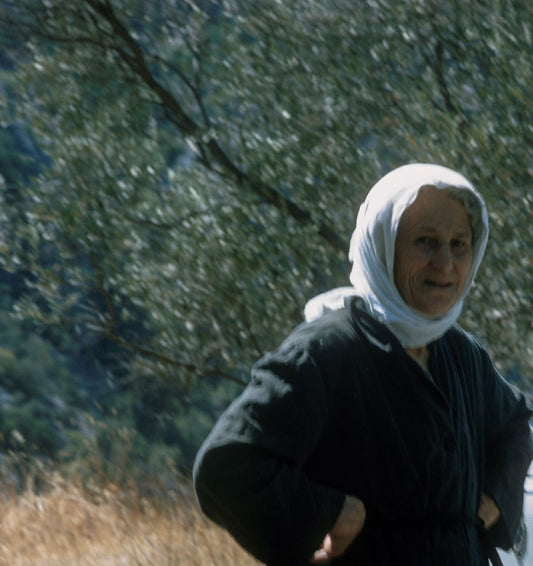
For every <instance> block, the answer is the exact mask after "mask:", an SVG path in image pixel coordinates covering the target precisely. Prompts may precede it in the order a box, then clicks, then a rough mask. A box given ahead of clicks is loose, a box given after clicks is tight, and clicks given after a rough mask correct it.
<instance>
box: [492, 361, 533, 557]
mask: <svg viewBox="0 0 533 566" xmlns="http://www.w3.org/2000/svg"><path fill="white" fill-rule="evenodd" d="M485 362H486V368H488V370H487V371H486V372H485V375H486V376H487V379H486V382H485V387H484V393H485V439H486V442H485V484H484V491H485V493H487V495H489V496H491V497H492V498H493V499H494V501H495V502H496V504H497V505H498V508H499V509H500V513H501V519H500V521H499V522H498V523H497V524H496V525H495V526H494V527H493V528H492V529H491V530H490V531H489V532H488V533H487V535H488V537H489V538H490V539H491V542H492V543H493V544H494V545H495V546H499V547H501V548H504V549H509V548H511V547H512V545H513V539H514V535H515V532H516V530H517V529H518V526H519V524H520V518H521V515H522V505H523V498H524V480H525V477H526V474H527V470H528V467H529V464H530V462H531V458H532V455H533V450H532V442H531V431H530V426H529V419H530V418H531V414H532V411H531V406H530V405H529V403H528V402H527V400H526V398H525V397H524V395H522V394H521V393H520V392H519V391H518V390H517V389H516V388H514V387H513V386H511V385H510V384H508V383H507V382H506V381H505V380H504V379H503V378H502V377H501V376H500V375H499V373H498V372H497V370H496V369H495V368H494V366H493V364H492V362H491V361H490V360H489V359H488V355H487V356H486V360H485Z"/></svg>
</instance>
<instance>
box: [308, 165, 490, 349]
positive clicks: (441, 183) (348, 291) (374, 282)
mask: <svg viewBox="0 0 533 566" xmlns="http://www.w3.org/2000/svg"><path fill="white" fill-rule="evenodd" d="M427 186H430V187H435V188H437V189H445V190H447V191H449V193H450V194H451V195H452V196H453V197H454V198H457V199H458V200H460V201H461V202H462V203H463V205H464V206H465V208H466V211H467V213H468V214H469V216H470V220H471V227H472V265H471V267H470V271H469V273H468V276H467V279H466V282H465V285H464V288H463V291H462V293H461V295H460V297H459V299H458V300H457V302H456V303H455V304H454V305H453V306H452V307H451V308H450V309H449V310H447V311H446V312H444V313H443V314H439V315H436V316H429V315H425V314H423V313H421V312H418V311H416V310H414V309H413V308H411V307H410V306H409V305H407V303H406V302H405V301H404V299H403V298H402V296H401V295H400V293H399V291H398V289H397V288H396V285H395V282H394V246H395V242H396V234H397V231H398V225H399V223H400V219H401V217H402V215H403V213H404V212H405V210H406V209H407V208H408V207H409V206H410V205H411V204H413V202H414V201H415V199H416V197H417V196H418V193H419V191H420V189H421V188H422V187H427ZM488 232H489V228H488V215H487V209H486V206H485V202H484V200H483V198H482V197H481V195H480V194H479V193H478V192H477V190H476V189H475V188H474V186H473V185H472V184H471V183H470V181H468V180H467V179H466V178H465V177H463V175H461V174H460V173H457V172H456V171H453V170H452V169H448V168H447V167H442V166H440V165H433V164H425V163H415V164H411V165H404V166H403V167H399V168H398V169H394V170H393V171H391V172H390V173H388V174H387V175H385V176H384V177H383V178H382V179H381V180H380V181H378V182H377V183H376V184H375V185H374V187H372V189H371V190H370V192H369V193H368V195H367V197H366V199H365V201H364V202H363V204H362V205H361V207H360V209H359V213H358V215H357V222H356V227H355V230H354V232H353V234H352V238H351V242H350V252H349V258H350V260H351V262H352V264H353V267H352V271H351V274H350V282H351V283H352V287H340V288H337V289H333V290H331V291H328V292H326V293H323V294H321V295H318V296H317V297H314V298H313V299H311V300H310V301H309V302H308V303H307V305H306V307H305V317H306V320H312V319H314V318H318V317H319V316H321V314H322V313H323V312H324V311H325V310H331V309H338V308H342V307H343V306H344V299H345V298H346V297H349V296H351V295H356V296H359V297H361V298H362V299H363V300H364V302H365V306H366V309H367V310H368V312H369V314H371V315H372V316H374V317H375V318H376V319H377V320H379V321H380V322H382V323H383V324H385V325H386V326H387V327H388V328H389V330H391V331H392V333H393V334H394V335H395V336H396V337H397V338H398V340H399V341H400V343H401V344H402V346H404V347H405V348H415V347H421V346H425V345H427V344H429V343H430V342H433V341H434V340H436V339H437V338H439V337H440V336H442V335H443V334H444V333H445V332H446V331H447V330H448V329H449V328H450V327H451V326H452V325H453V324H454V323H455V322H456V321H457V319H458V318H459V316H460V314H461V310H462V308H463V302H464V298H465V297H466V295H467V293H468V291H469V289H470V287H471V285H472V283H473V281H474V277H475V275H476V273H477V270H478V268H479V265H480V263H481V260H482V258H483V253H484V252H485V248H486V245H487V240H488Z"/></svg>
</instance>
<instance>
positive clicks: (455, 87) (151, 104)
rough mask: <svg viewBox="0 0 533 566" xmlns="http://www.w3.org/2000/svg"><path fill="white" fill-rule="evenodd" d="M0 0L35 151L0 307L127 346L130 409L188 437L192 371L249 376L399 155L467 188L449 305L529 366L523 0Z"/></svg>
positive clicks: (512, 365)
mask: <svg viewBox="0 0 533 566" xmlns="http://www.w3.org/2000/svg"><path fill="white" fill-rule="evenodd" d="M2 6H3V7H4V9H3V10H2V12H1V14H2V15H1V16H0V19H1V20H2V22H3V24H4V28H3V37H4V41H5V45H6V51H5V53H6V54H7V56H8V57H10V59H11V60H12V61H13V62H14V65H13V66H14V68H15V70H14V71H13V72H12V73H10V74H9V78H8V79H6V80H8V81H9V85H10V89H12V92H13V95H12V96H10V97H9V101H3V102H0V105H1V111H2V120H3V123H5V124H14V123H23V124H25V125H27V127H28V128H30V129H31V132H32V135H33V136H35V139H36V140H37V143H38V145H39V148H40V150H41V151H42V152H44V153H45V154H46V155H47V157H48V158H49V164H48V165H47V166H44V167H42V169H41V171H40V172H39V173H38V174H37V175H34V177H33V179H32V182H31V183H21V184H20V185H18V186H17V192H16V198H11V199H7V198H4V201H5V202H4V204H5V206H4V205H3V206H2V207H1V210H2V213H3V215H4V218H3V219H2V221H1V225H0V226H1V227H2V232H3V233H2V238H1V243H0V246H1V248H0V253H1V255H2V258H3V261H4V262H5V264H6V266H9V268H10V269H12V270H13V271H18V270H22V269H24V270H28V271H29V276H28V278H27V284H28V286H29V287H28V289H29V290H28V292H26V293H25V294H24V295H23V297H22V298H21V299H20V300H19V301H18V302H17V304H16V307H15V312H16V313H18V315H19V316H20V317H21V318H22V319H27V318H31V319H33V320H38V321H40V322H41V323H43V324H44V325H46V327H47V328H52V327H53V326H54V325H56V326H57V328H60V329H62V330H63V331H68V332H69V333H71V335H72V336H73V337H77V339H79V340H81V341H86V340H87V336H91V337H95V338H94V339H96V337H99V338H100V339H105V340H107V341H110V342H112V343H114V344H115V345H116V346H118V347H120V348H123V349H124V352H129V353H130V354H131V355H125V354H124V355H122V356H121V361H122V362H123V363H124V364H125V369H124V372H123V376H122V378H121V379H122V381H121V382H120V388H121V391H124V388H127V389H128V390H131V391H133V392H134V398H135V402H133V401H132V408H130V407H129V406H128V408H124V414H126V413H127V414H128V415H129V416H128V418H131V422H132V424H133V425H134V426H136V427H137V428H138V429H139V430H143V431H144V432H145V433H146V434H152V435H154V434H155V435H156V436H157V437H158V438H159V439H160V440H161V441H162V442H174V441H176V439H178V437H180V436H181V441H182V442H184V443H185V445H187V443H189V444H190V445H194V444H195V442H197V439H196V438H193V439H189V440H185V439H184V438H183V436H184V435H187V434H191V431H190V430H189V429H188V427H190V423H191V422H194V420H196V419H197V420H198V421H199V422H202V413H201V411H199V409H198V410H197V409H196V408H197V407H198V403H199V401H200V399H199V398H198V393H197V392H199V391H203V392H204V394H205V391H206V389H204V388H205V387H207V390H209V391H210V394H209V395H208V398H209V402H210V407H213V406H214V407H215V410H218V409H220V408H221V407H222V406H223V405H224V403H226V402H227V399H228V395H227V394H226V396H224V394H223V392H225V391H228V389H227V388H225V387H224V386H222V387H219V388H218V389H217V388H216V386H215V383H216V380H217V379H220V378H222V382H224V381H225V382H227V383H228V384H229V383H232V382H246V380H247V375H248V372H249V369H250V366H251V365H252V363H253V361H254V360H255V359H256V358H257V357H258V356H260V355H261V354H262V353H263V352H264V351H266V350H267V349H269V348H272V347H275V346H276V345H277V344H278V343H279V342H280V340H281V339H282V338H283V336H284V335H285V334H286V333H287V332H288V331H289V330H290V329H291V328H292V327H293V326H294V325H295V324H297V323H299V322H300V321H301V319H302V314H301V313H302V309H303V305H304V304H305V301H306V300H307V299H309V298H310V297H311V296H313V295H314V294H315V293H317V292H321V291H324V290H326V289H328V288H330V287H333V286H336V285H339V284H346V281H347V278H348V272H349V266H348V263H347V257H346V256H347V249H348V242H349V237H350V234H351V231H352V229H353V225H354V220H355V216H356V213H357V209H358V206H359V204H360V202H361V200H362V198H363V197H364V195H365V194H366V193H367V192H368V190H369V188H370V187H371V186H372V185H373V184H374V182H375V181H376V180H377V179H378V178H379V177H381V176H382V174H384V173H385V172H387V171H388V170H390V169H391V168H393V167H395V166H398V165H401V164H404V163H407V162H413V161H431V162H437V163H442V164H445V165H447V166H449V167H452V168H455V169H457V170H459V171H461V172H462V173H464V174H465V175H466V176H467V177H469V178H470V179H471V180H472V181H473V182H474V184H475V185H476V186H477V187H478V188H479V189H480V191H481V192H482V193H483V195H484V196H485V198H486V200H487V203H488V206H489V210H490V217H491V241H490V245H489V248H488V251H487V255H486V259H485V262H484V265H483V266H482V270H481V272H480V275H479V277H478V282H477V285H476V287H475V288H474V290H473V292H472V294H471V297H470V299H469V301H468V304H467V309H466V310H465V313H464V316H463V321H462V322H463V324H464V326H465V327H466V328H467V329H469V330H471V331H473V332H475V333H476V334H478V335H480V336H481V337H482V339H484V340H485V341H486V342H487V344H488V346H489V349H490V350H491V352H492V353H493V355H494V357H495V359H496V361H497V362H498V363H499V364H500V366H501V367H502V369H503V370H505V371H507V370H509V371H510V370H511V369H512V371H513V372H514V373H513V375H515V376H516V375H520V376H522V381H521V382H519V384H520V385H521V386H522V387H523V388H527V387H530V386H531V381H532V379H533V366H532V360H533V327H532V318H531V312H532V311H533V287H532V286H531V285H530V282H531V281H532V269H533V257H532V254H531V249H533V241H532V239H533V236H532V233H531V230H530V226H531V218H532V209H533V196H532V194H531V191H530V190H529V188H530V185H531V175H532V171H533V154H532V153H531V147H532V145H533V144H532V137H533V130H532V124H533V120H532V107H531V103H530V101H531V98H532V95H533V92H532V90H533V72H532V60H531V57H530V54H531V53H532V52H533V45H532V29H531V26H532V22H533V6H532V5H531V3H530V2H528V1H526V0H511V1H508V0H506V1H505V2H504V1H503V0H495V1H494V2H491V3H487V2H484V1H481V0H476V1H473V2H468V3H460V2H456V1H451V0H448V1H445V2H436V1H425V2H420V1H419V0H408V1H406V2H398V1H394V0H366V1H362V2H351V1H348V0H335V1H332V2H327V3H324V2H318V1H315V0H305V1H304V0H301V1H294V2H286V3H281V2H278V1H275V0H265V1H263V2H260V3H250V2H244V1H242V0H227V1H224V2H217V1H215V0H213V1H210V0H183V1H179V0H158V1H154V2H150V3H146V2H141V1H139V0H83V1H82V0H80V1H78V2H69V1H66V0H47V1H40V0H19V1H17V2H16V3H15V2H2ZM5 56H6V55H4V57H5ZM6 194H7V193H6ZM11 196H13V195H11ZM7 201H9V202H7ZM115 353H116V352H115ZM156 379H157V381H155V380H156ZM124 380H126V381H127V383H125V381H124ZM527 380H529V381H527ZM134 384H135V385H134ZM231 391H233V390H231ZM187 396H189V397H187ZM219 397H220V398H221V400H220V401H216V400H217V399H218V398H219ZM188 399H189V400H193V401H194V404H189V405H188V404H187V403H189V401H188ZM217 402H218V406H217ZM191 403H192V401H191ZM187 406H188V407H190V408H191V409H190V411H191V412H190V413H189V417H190V420H188V417H187V410H186V409H185V408H184V407H187ZM156 407H157V409H156ZM193 407H195V409H194V410H193V409H192V408H193ZM209 410H211V409H207V408H206V411H207V413H205V414H209ZM176 414H177V415H179V417H178V420H176ZM150 415H152V417H151V416H150ZM183 419H185V420H186V421H187V423H184V422H183ZM200 428H201V427H200ZM206 428H207V425H206Z"/></svg>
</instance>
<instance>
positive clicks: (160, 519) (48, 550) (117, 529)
mask: <svg viewBox="0 0 533 566" xmlns="http://www.w3.org/2000/svg"><path fill="white" fill-rule="evenodd" d="M0 517H1V520H0V565H1V566H4V565H5V566H7V565H9V566H119V565H121V566H125V565H127V566H148V565H150V566H155V565H157V566H176V565H184V566H185V565H187V566H196V565H197V566H211V565H213V566H219V565H227V566H252V565H256V564H258V562H256V561H255V560H253V559H252V558H251V557H250V556H249V555H247V554H246V553H245V552H244V551H243V550H241V549H240V548H239V547H238V545H237V544H236V543H235V542H234V541H233V540H232V539H231V538H230V537H229V536H228V535H227V534H226V533H225V532H224V531H222V530H221V529H219V528H217V527H216V526H214V525H213V524H212V523H210V522H208V521H207V520H206V519H205V518H204V517H203V516H202V515H201V513H200V512H199V510H198V508H197V506H196V503H195V501H194V499H193V498H192V497H191V496H190V495H188V494H187V490H184V492H183V493H182V494H179V495H176V496H175V497H174V498H173V500H167V503H166V504H165V503H161V502H151V501H148V500H147V499H145V498H143V497H141V496H140V495H139V494H137V493H136V491H135V488H134V487H133V488H132V490H131V492H128V493H126V492H124V491H121V490H119V489H118V488H116V487H115V486H113V485H109V486H108V487H107V488H105V489H98V490H96V489H93V490H91V489H87V488H84V487H80V486H77V485H75V484H74V483H71V482H65V481H63V480H61V479H58V478H55V479H54V481H53V482H51V487H50V489H48V490H47V491H46V493H45V494H42V495H36V494H35V493H34V492H33V490H31V489H28V490H27V491H26V492H25V493H24V494H22V495H5V496H4V498H3V499H2V500H1V501H0Z"/></svg>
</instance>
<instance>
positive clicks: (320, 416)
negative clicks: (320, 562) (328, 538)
mask: <svg viewBox="0 0 533 566" xmlns="http://www.w3.org/2000/svg"><path fill="white" fill-rule="evenodd" d="M324 387H325V386H324V379H323V376H322V375H321V372H320V370H319V368H318V367H317V364H316V362H315V360H314V359H313V357H312V356H311V355H310V353H309V349H308V348H306V347H302V346H301V345H298V344H295V343H294V342H290V343H289V344H287V345H285V346H284V347H282V348H281V349H280V350H278V351H277V352H275V353H273V354H269V355H267V356H266V357H264V358H263V359H262V360H260V361H259V362H258V363H257V364H256V366H255V367H254V369H253V371H252V380H251V383H250V384H249V385H248V387H247V388H246V389H245V391H244V392H243V393H242V395H241V396H240V397H238V398H237V399H236V400H235V401H234V403H233V404H232V405H231V406H230V407H229V408H228V410H227V411H226V412H225V413H224V414H223V415H222V417H221V418H220V419H219V421H218V422H217V424H216V425H215V427H214V429H213V430H212V432H211V433H210V435H209V436H208V438H207V439H206V441H205V442H204V444H203V446H202V447H201V449H200V451H199V453H198V455H197V458H196V461H195V466H194V471H193V476H194V482H195V489H196V494H197V497H198V501H199V503H200V506H201V508H202V510H203V511H204V512H205V513H206V514H207V515H208V516H209V517H210V518H211V519H213V520H214V521H215V522H217V523H219V524H220V525H222V526H223V527H224V528H226V529H227V530H228V531H229V532H230V533H231V534H232V535H233V536H234V538H235V539H236V540H237V541H238V542H239V543H240V544H241V545H242V546H243V547H244V548H246V549H247V550H248V551H249V552H250V553H251V554H253V555H254V556H256V557H257V558H258V559H259V560H261V561H263V562H265V563H267V564H277V565H278V564H279V565H284V564H287V565H289V564H290V565H291V566H294V565H298V564H308V563H309V560H310V557H311V556H312V554H313V552H314V550H316V549H317V548H318V547H319V546H320V544H321V542H322V539H323V537H324V536H325V534H326V533H327V532H328V530H329V529H330V527H331V526H332V525H333V523H334V522H335V520H336V518H337V516H338V514H339V513H340V510H341V507H342V505H343V502H344V497H345V494H343V493H341V492H339V491H337V490H335V489H331V488H329V487H327V486H324V485H321V484H318V483H315V482H313V481H311V480H310V479H309V477H308V476H307V474H306V473H305V472H304V471H303V470H302V464H303V463H304V462H305V461H306V459H307V458H308V456H309V454H310V453H311V452H312V450H313V449H314V447H315V445H316V443H317V441H318V439H319V437H320V435H321V433H322V430H323V427H324V423H325V421H326V419H327V415H328V411H329V408H328V403H327V401H326V392H325V389H324Z"/></svg>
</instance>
